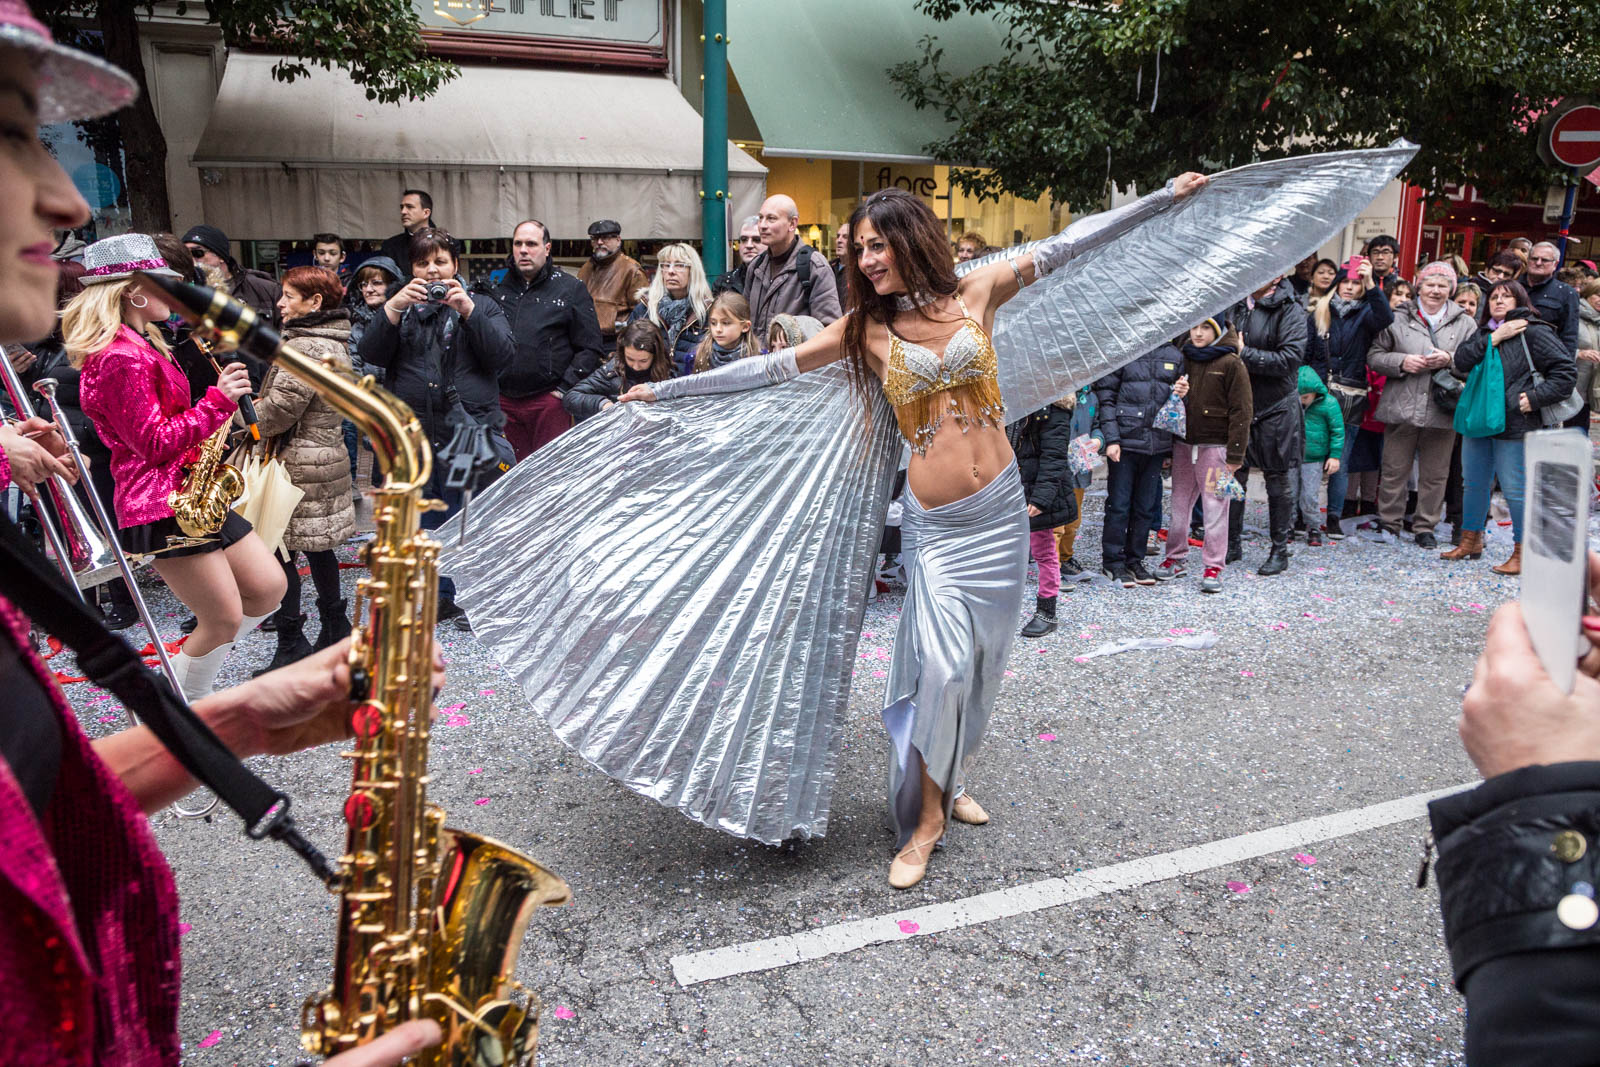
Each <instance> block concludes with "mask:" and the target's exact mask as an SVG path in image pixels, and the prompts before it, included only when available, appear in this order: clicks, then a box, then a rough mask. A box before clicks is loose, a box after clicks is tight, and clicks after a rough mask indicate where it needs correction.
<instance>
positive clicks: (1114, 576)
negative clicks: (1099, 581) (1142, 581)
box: [1100, 563, 1139, 589]
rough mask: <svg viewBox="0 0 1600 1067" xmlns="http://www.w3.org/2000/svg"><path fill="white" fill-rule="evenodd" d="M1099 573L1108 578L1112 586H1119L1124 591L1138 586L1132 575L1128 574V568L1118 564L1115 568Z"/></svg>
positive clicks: (1105, 569)
mask: <svg viewBox="0 0 1600 1067" xmlns="http://www.w3.org/2000/svg"><path fill="white" fill-rule="evenodd" d="M1100 573H1101V574H1103V575H1105V576H1106V577H1107V578H1110V579H1111V581H1112V583H1113V584H1115V585H1120V586H1122V588H1124V589H1132V588H1133V587H1134V586H1136V585H1138V584H1139V583H1138V582H1136V581H1134V580H1133V575H1132V574H1130V573H1128V568H1126V567H1124V566H1123V565H1122V564H1120V563H1119V564H1117V565H1116V566H1115V567H1106V568H1104V569H1103V570H1101V571H1100Z"/></svg>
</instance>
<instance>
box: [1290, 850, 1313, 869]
mask: <svg viewBox="0 0 1600 1067" xmlns="http://www.w3.org/2000/svg"><path fill="white" fill-rule="evenodd" d="M1294 861H1295V862H1296V863H1301V864H1304V865H1305V866H1307V867H1312V866H1315V865H1316V862H1317V857H1315V856H1313V855H1311V854H1310V853H1308V852H1296V853H1295V854H1294Z"/></svg>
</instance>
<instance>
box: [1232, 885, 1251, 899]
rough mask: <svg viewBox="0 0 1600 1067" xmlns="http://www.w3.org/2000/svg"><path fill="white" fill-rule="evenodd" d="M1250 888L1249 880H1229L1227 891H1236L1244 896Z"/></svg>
mask: <svg viewBox="0 0 1600 1067" xmlns="http://www.w3.org/2000/svg"><path fill="white" fill-rule="evenodd" d="M1250 888H1251V887H1250V883H1249V882H1229V883H1228V892H1230V893H1238V894H1239V895H1240V896H1241V897H1242V896H1244V895H1245V894H1246V893H1248V892H1250Z"/></svg>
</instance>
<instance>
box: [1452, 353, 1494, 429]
mask: <svg viewBox="0 0 1600 1067" xmlns="http://www.w3.org/2000/svg"><path fill="white" fill-rule="evenodd" d="M1453 422H1454V426H1455V431H1456V433H1458V434H1460V435H1461V436H1462V437H1493V436H1495V435H1496V434H1501V433H1505V430H1506V371H1505V367H1504V366H1503V365H1502V364H1501V362H1500V349H1499V348H1498V347H1496V345H1495V343H1494V341H1493V340H1491V341H1490V342H1489V350H1488V351H1487V352H1485V353H1484V354H1483V361H1482V362H1481V363H1479V364H1478V365H1477V366H1476V367H1473V368H1472V372H1471V373H1470V374H1468V375H1467V381H1466V385H1464V386H1463V387H1462V389H1461V398H1460V400H1459V401H1457V403H1456V414H1455V419H1454V420H1453Z"/></svg>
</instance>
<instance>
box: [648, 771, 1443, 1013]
mask: <svg viewBox="0 0 1600 1067" xmlns="http://www.w3.org/2000/svg"><path fill="white" fill-rule="evenodd" d="M1471 784H1472V783H1467V784H1466V785H1459V786H1452V787H1450V788H1449V789H1439V790H1435V791H1434V792H1431V793H1417V794H1414V795H1412V796H1408V797H1401V798H1400V799H1399V800H1390V801H1385V802H1384V803H1382V804H1373V805H1371V806H1370V807H1365V808H1355V809H1353V810H1351V811H1341V812H1336V813H1335V814H1333V815H1320V816H1318V817H1316V818H1314V819H1304V820H1302V821H1300V822H1293V823H1287V824H1285V825H1283V826H1274V827H1272V828H1270V829H1267V830H1257V831H1256V832H1254V833H1249V834H1241V835H1239V836H1238V837H1229V838H1224V839H1223V840H1221V841H1212V842H1209V843H1207V844H1204V845H1196V846H1194V847H1193V848H1185V849H1179V850H1178V851H1176V852H1166V853H1163V854H1161V855H1159V856H1147V857H1145V858H1143V859H1136V860H1128V861H1126V862H1125V863H1115V864H1112V865H1111V866H1109V867H1097V868H1096V869H1094V870H1092V871H1080V872H1079V873H1077V874H1072V875H1068V876H1067V877H1065V878H1047V879H1044V880H1043V881H1039V882H1029V883H1027V884H1025V885H1019V886H1012V887H1011V888H1009V889H997V890H995V891H994V892H992V893H980V894H979V895H977V896H974V897H967V898H965V899H962V900H949V901H945V902H943V903H939V904H929V905H927V906H925V907H921V908H911V909H909V910H907V911H897V912H891V913H890V914H888V915H879V916H875V917H873V918H870V919H856V920H854V921H852V922H845V923H835V924H834V925H832V926H822V927H818V928H816V929H813V930H805V931H803V932H801V933H798V934H787V935H785V936H783V937H772V938H767V939H766V940H763V941H747V942H745V943H743V944H740V945H729V946H727V947H725V948H713V949H707V950H705V951H704V952H691V953H687V954H685V955H682V956H674V957H672V973H673V976H674V977H675V978H677V980H678V984H679V985H682V986H691V985H697V984H699V983H700V982H714V981H716V980H717V979H719V978H731V977H732V976H734V975H736V974H749V973H751V972H753V971H766V970H771V969H773V968H776V967H788V966H790V965H792V964H796V963H805V962H806V961H808V960H816V959H821V958H822V957H824V956H834V955H838V954H839V953H842V952H850V951H853V950H855V949H858V948H865V947H866V946H868V945H876V944H882V943H883V942H886V941H906V940H909V939H910V938H913V937H922V936H923V935H926V934H938V933H943V932H944V931H946V930H958V929H960V928H962V927H964V926H976V925H978V924H979V923H986V922H990V921H992V920H994V919H1005V918H1010V917H1011V916H1013V915H1025V914H1027V913H1029V912H1034V911H1042V910H1043V909H1045V908H1054V907H1057V906H1059V905H1061V904H1070V903H1072V902H1073V901H1076V900H1084V899H1086V898H1088V897H1095V896H1102V895H1104V894H1107V893H1116V892H1120V891H1122V890H1124V889H1132V888H1134V887H1136V886H1141V885H1148V884H1150V883H1151V882H1162V881H1166V880H1167V879H1168V878H1177V877H1180V876H1182V875H1186V874H1196V873H1198V872H1200V871H1209V870H1211V869H1213V868H1216V867H1225V866H1227V865H1228V864H1230V863H1239V862H1241V861H1243V860H1249V859H1255V858H1257V857H1260V856H1266V855H1269V854H1271V853H1273V852H1282V851H1285V850H1287V849H1291V848H1297V847H1300V846H1304V845H1309V844H1311V843H1313V842H1316V841H1330V840H1333V839H1334V838H1338V837H1345V836H1347V835H1349V834H1359V833H1361V832H1363V831H1366V830H1375V829H1377V828H1379V827H1381V826H1390V825H1392V824H1394V823H1398V822H1406V821H1408V820H1410V819H1415V818H1418V817H1420V816H1422V815H1424V814H1425V813H1426V811H1427V804H1428V801H1430V800H1434V799H1436V798H1438V797H1442V796H1447V795H1448V794H1450V793H1456V792H1459V791H1460V790H1462V789H1465V788H1468V787H1469V786H1470V785H1471ZM902 923H904V924H905V926H904V927H902V926H901V924H902Z"/></svg>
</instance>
